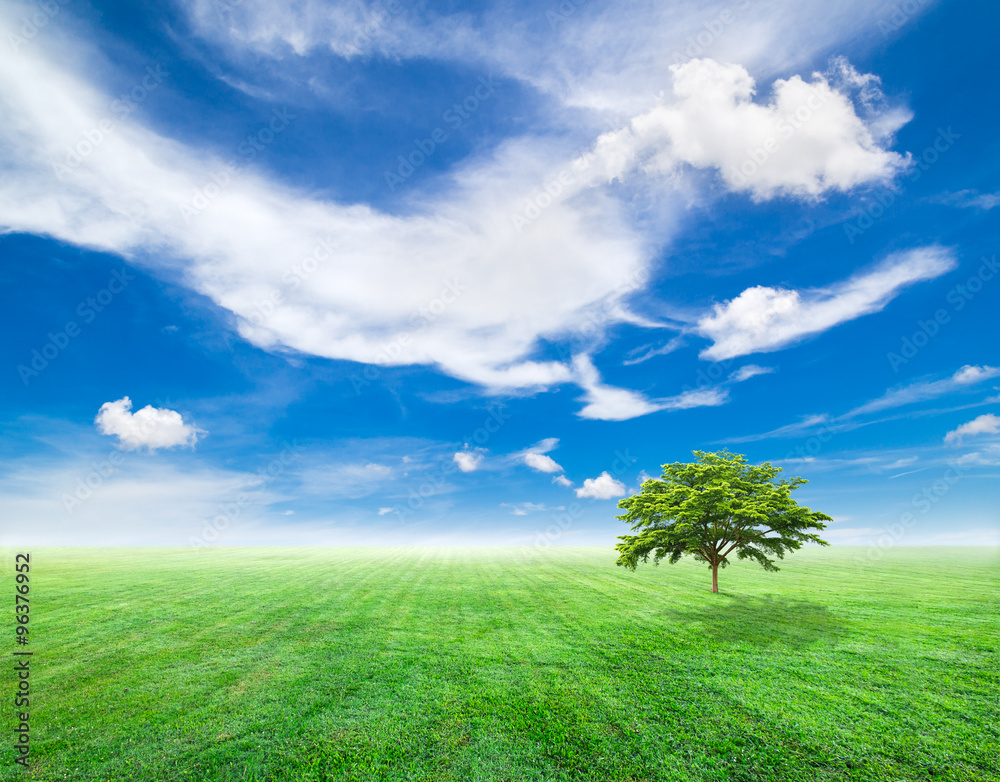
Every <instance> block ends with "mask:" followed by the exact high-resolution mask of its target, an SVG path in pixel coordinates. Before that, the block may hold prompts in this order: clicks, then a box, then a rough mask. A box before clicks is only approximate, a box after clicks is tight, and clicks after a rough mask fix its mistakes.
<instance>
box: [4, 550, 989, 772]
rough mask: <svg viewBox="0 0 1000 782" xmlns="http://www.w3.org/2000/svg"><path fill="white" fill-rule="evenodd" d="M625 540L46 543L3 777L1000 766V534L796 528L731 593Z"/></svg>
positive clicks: (690, 567)
mask: <svg viewBox="0 0 1000 782" xmlns="http://www.w3.org/2000/svg"><path fill="white" fill-rule="evenodd" d="M4 553H5V561H6V562H7V564H8V572H12V567H10V566H11V565H12V562H13V553H14V552H10V551H5V552H4ZM614 559H615V555H614V552H613V551H611V550H610V549H605V550H597V549H557V548H553V549H548V550H546V549H532V548H513V549H490V548H482V549H477V548H464V549H462V548H440V549H433V548H427V549H423V548H415V549H405V548H374V547H373V548H367V549H322V548H317V549H291V548H289V549H284V548H281V549H226V548H219V549H202V550H189V549H133V550H123V549H107V550H95V549H87V550H80V549H40V550H38V551H36V552H34V553H33V560H34V564H33V582H32V599H33V609H32V610H33V614H32V631H33V633H32V644H33V648H35V649H36V650H37V651H38V657H37V658H36V660H37V662H38V663H39V664H38V665H36V667H35V669H34V671H33V679H32V686H33V688H34V689H35V692H36V698H35V701H34V703H33V704H32V721H33V724H34V725H35V726H36V727H35V729H34V733H33V743H34V752H35V758H34V759H35V763H36V764H35V766H34V768H33V770H32V771H31V772H29V773H28V774H26V775H25V774H21V775H16V774H15V771H16V770H15V769H14V768H13V766H12V764H10V765H8V766H6V767H3V766H0V768H3V771H2V772H0V773H2V775H3V776H2V778H3V779H8V778H10V779H13V778H15V776H18V778H27V779H44V780H48V779H84V780H88V779H95V780H96V779H113V780H119V779H121V780H128V779H156V780H174V779H178V780H180V779H221V780H229V779H232V780H237V779H242V780H251V779H253V780H264V779H296V780H323V779H338V780H340V779H344V780H369V779H387V780H388V779H392V780H396V779H399V780H403V779H435V780H449V779H454V780H469V779H483V780H501V779H503V780H536V779H537V780H557V779H581V780H583V779H586V780H675V779H676V780H734V779H735V780H743V779H745V780H813V779H833V780H866V781H867V780H910V779H914V780H916V779H921V780H923V779H935V780H936V779H949V780H996V779H998V778H1000V775H998V768H1000V761H998V745H1000V742H998V736H997V719H996V717H997V698H996V695H995V693H996V692H997V691H998V684H1000V682H998V676H997V670H998V666H997V662H998V625H1000V615H998V596H1000V567H998V557H997V552H996V551H995V550H992V551H991V550H973V549H961V550H956V549H942V550H924V549H896V550H893V551H889V552H888V553H887V554H886V555H885V556H884V557H883V558H882V559H881V560H879V561H875V562H866V560H865V552H864V551H862V550H848V549H823V550H819V549H811V550H810V549H805V550H803V551H800V552H797V553H796V554H794V555H792V556H790V557H789V558H787V559H786V560H784V562H782V563H780V564H781V566H782V571H781V572H780V573H777V574H769V573H765V572H763V571H762V570H761V569H760V568H759V567H757V566H755V565H747V564H745V563H739V564H736V565H734V566H733V567H730V568H727V569H725V570H723V571H722V572H721V573H720V589H721V590H722V593H721V594H719V595H712V594H710V593H709V592H708V586H709V583H710V574H709V572H708V570H707V569H706V568H704V567H700V566H697V565H696V564H695V563H693V562H690V561H688V562H682V563H679V564H678V565H674V566H670V565H660V566H659V567H656V568H654V567H653V566H651V565H650V566H647V567H644V568H640V570H639V571H637V572H635V573H631V572H627V571H625V570H623V569H621V568H616V567H615V566H614ZM858 560H862V561H863V562H866V564H865V566H864V567H863V568H859V567H858V564H857V561H858ZM126 690H127V692H126Z"/></svg>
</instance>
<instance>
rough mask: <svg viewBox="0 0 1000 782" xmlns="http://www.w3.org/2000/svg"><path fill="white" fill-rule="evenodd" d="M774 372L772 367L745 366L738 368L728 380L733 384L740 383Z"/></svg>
mask: <svg viewBox="0 0 1000 782" xmlns="http://www.w3.org/2000/svg"><path fill="white" fill-rule="evenodd" d="M772 372H774V367H761V366H758V365H757V364H747V365H746V366H744V367H740V368H739V369H737V370H736V371H735V372H733V373H732V374H731V375H730V376H729V379H730V380H732V381H733V382H734V383H742V382H743V381H744V380H749V379H750V378H752V377H757V376H758V375H769V374H771V373H772Z"/></svg>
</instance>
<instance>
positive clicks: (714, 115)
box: [597, 59, 909, 200]
mask: <svg viewBox="0 0 1000 782" xmlns="http://www.w3.org/2000/svg"><path fill="white" fill-rule="evenodd" d="M840 65H841V67H842V68H843V67H846V68H848V69H849V72H850V73H852V74H853V75H854V76H855V77H858V76H859V75H858V74H857V72H856V71H853V69H851V68H850V66H846V64H844V63H840ZM671 72H672V73H673V83H674V84H673V88H674V89H673V91H674V96H675V98H676V100H675V101H674V102H673V103H664V104H663V105H660V106H657V107H656V108H654V109H652V110H650V111H649V112H647V113H645V114H643V115H641V116H638V117H636V118H635V119H633V120H632V121H631V123H630V125H629V127H628V128H626V129H624V130H620V131H613V132H610V133H607V134H605V135H604V136H602V137H601V139H600V140H599V142H598V146H597V153H598V158H599V162H600V163H601V164H603V166H604V172H605V174H606V175H607V176H608V177H609V178H616V177H620V176H622V174H624V173H625V172H627V171H628V170H629V169H630V168H632V167H640V168H642V169H643V170H646V171H658V172H662V173H671V172H672V171H674V170H675V169H676V168H677V167H678V166H680V165H681V164H688V165H691V166H694V167H695V168H712V169H717V170H718V171H719V173H720V174H721V176H722V179H723V181H724V183H725V185H726V187H728V188H729V189H730V190H733V191H737V192H739V191H742V192H747V193H750V194H752V195H753V196H754V198H755V199H757V200H763V199H766V198H773V197H775V196H778V195H792V196H800V197H813V198H814V197H817V196H820V195H822V194H823V193H825V192H826V191H828V190H841V191H845V190H849V189H850V188H852V187H855V186H857V185H860V184H865V183H871V182H886V181H889V180H890V179H892V177H893V176H895V175H896V174H897V173H898V172H900V171H902V170H903V169H904V168H905V167H906V166H907V165H908V159H907V158H904V157H903V156H901V155H899V154H897V153H895V152H890V151H887V150H885V149H883V148H882V146H881V143H882V142H883V141H885V140H886V139H885V137H886V136H887V135H888V134H887V131H888V130H889V129H890V128H889V127H886V126H885V124H884V117H883V118H882V119H883V124H882V125H881V126H879V127H878V128H875V127H873V126H872V124H871V123H866V122H865V121H864V120H863V119H862V118H860V117H859V116H858V115H857V113H856V112H855V108H854V104H853V103H852V101H851V98H850V96H849V95H848V94H846V93H845V92H841V91H838V89H837V88H836V86H834V85H833V84H831V82H830V80H829V79H828V78H827V77H826V76H824V75H822V74H819V73H815V74H813V81H812V82H806V81H804V80H803V79H802V78H801V77H799V76H792V77H791V78H789V79H778V80H776V81H775V82H774V84H773V86H772V94H773V97H772V100H771V103H769V104H767V105H761V104H759V103H754V102H753V95H754V92H755V86H754V80H753V79H752V78H751V76H750V74H749V73H747V71H746V69H745V68H744V67H742V66H740V65H724V64H721V63H719V62H716V61H715V60H710V59H701V60H692V61H690V62H688V63H685V64H683V65H675V66H672V67H671ZM868 78H869V80H870V79H872V78H874V77H871V76H870V75H869V76H868ZM853 81H855V82H856V81H857V79H854V80H853ZM852 86H854V85H852ZM869 89H870V86H869ZM908 119H909V116H908V115H896V116H895V119H894V121H893V122H892V123H890V126H891V129H892V130H895V129H896V128H897V127H898V126H899V125H901V124H902V123H903V122H905V121H907V120H908Z"/></svg>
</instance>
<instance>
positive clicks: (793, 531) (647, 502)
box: [615, 451, 832, 592]
mask: <svg viewBox="0 0 1000 782" xmlns="http://www.w3.org/2000/svg"><path fill="white" fill-rule="evenodd" d="M694 455H695V456H696V457H698V461H697V462H692V463H684V462H674V463H673V464H665V465H663V476H662V477H661V478H660V479H656V478H650V479H649V480H648V481H646V482H645V483H643V484H642V487H641V488H642V491H641V493H639V494H634V495H632V496H631V497H626V498H625V499H623V500H621V501H620V502H619V503H618V507H619V508H623V509H624V510H625V511H626V512H625V513H624V514H623V515H621V516H616V517H615V518H618V519H621V520H622V521H625V522H629V523H631V525H632V531H633V532H636V533H638V534H636V535H622V536H620V537H619V538H618V539H619V540H620V541H622V542H621V543H619V544H618V545H617V546H615V550H616V551H618V552H619V553H620V556H619V557H618V562H617V564H618V565H622V566H624V567H627V568H631V569H632V570H635V568H636V565H638V564H639V561H640V560H641V561H643V562H647V561H649V555H650V554H652V555H653V562H654V564H659V561H660V560H661V559H664V558H665V557H666V558H669V560H670V564H673V563H675V562H677V561H678V560H679V559H680V558H681V557H682V556H683V555H684V554H692V555H693V556H694V558H695V559H697V560H700V561H702V562H706V563H708V566H709V567H710V568H711V569H712V591H713V592H718V591H719V568H720V567H726V565H728V564H729V556H730V555H731V554H733V552H735V553H736V556H737V557H738V558H739V559H753V560H756V561H757V562H759V563H760V564H761V565H763V567H764V570H778V568H777V567H776V566H775V564H774V559H773V557H777V558H778V559H784V556H785V552H786V551H793V550H796V549H799V548H801V547H802V544H803V543H806V542H812V543H818V544H819V545H821V546H829V545H830V544H829V543H827V542H826V541H825V540H820V538H819V537H818V536H817V535H815V534H812V533H810V532H808V530H817V531H819V530H824V529H826V525H825V524H824V523H823V522H824V521H832V519H831V518H830V517H829V516H827V515H826V514H825V513H819V512H817V511H812V510H809V508H804V507H802V506H801V505H799V504H798V503H796V502H795V500H793V499H792V497H791V492H792V491H793V490H794V489H797V488H798V487H799V486H801V485H802V484H804V483H808V481H806V479H805V478H792V479H791V480H789V479H787V478H782V479H780V480H776V476H777V475H778V473H779V472H781V468H780V467H775V466H774V465H772V464H771V463H770V462H764V463H763V464H761V465H759V466H754V465H752V464H748V463H747V460H746V457H744V456H742V455H740V454H732V453H729V452H728V451H720V452H719V453H706V452H704V451H695V452H694Z"/></svg>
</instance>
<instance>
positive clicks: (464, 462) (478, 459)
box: [452, 448, 483, 472]
mask: <svg viewBox="0 0 1000 782" xmlns="http://www.w3.org/2000/svg"><path fill="white" fill-rule="evenodd" d="M452 459H453V460H454V462H455V464H457V465H458V469H459V470H461V471H462V472H475V471H476V470H478V469H479V465H480V464H482V461H483V450H482V449H481V448H477V449H475V450H474V451H458V452H457V453H456V454H455V455H454V456H453V457H452Z"/></svg>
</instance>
